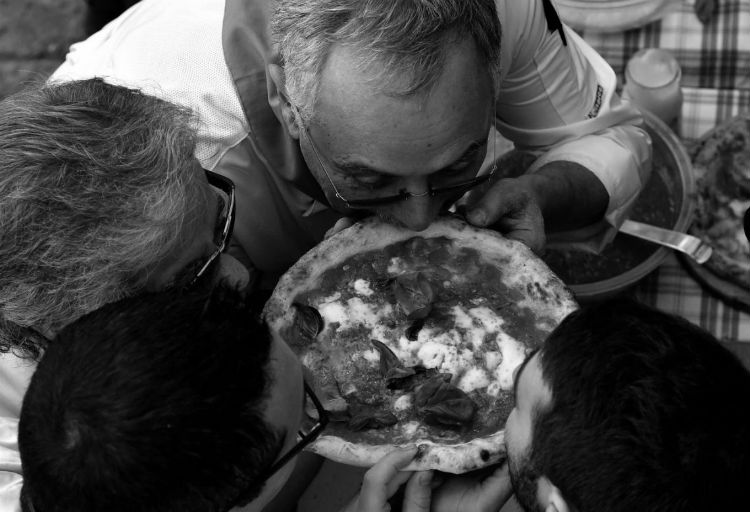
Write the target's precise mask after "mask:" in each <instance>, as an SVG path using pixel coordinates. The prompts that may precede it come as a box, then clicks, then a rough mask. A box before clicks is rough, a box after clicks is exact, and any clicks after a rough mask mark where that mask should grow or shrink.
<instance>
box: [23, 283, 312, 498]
mask: <svg viewBox="0 0 750 512" xmlns="http://www.w3.org/2000/svg"><path fill="white" fill-rule="evenodd" d="M305 400H306V394H305V389H304V386H303V378H302V369H301V365H300V363H299V360H298V359H297V358H296V356H295V355H294V354H293V353H292V352H291V350H290V349H289V347H288V346H287V345H286V344H285V343H284V342H283V341H281V340H280V339H279V338H278V337H276V336H273V335H271V334H270V333H269V331H268V329H267V328H266V327H265V325H263V324H261V323H260V322H259V321H258V320H257V317H256V315H254V314H253V312H252V311H250V310H249V309H248V307H247V306H246V305H245V302H244V301H243V300H242V299H241V298H240V296H239V294H237V293H236V292H234V291H232V290H231V288H228V287H225V286H224V285H221V286H220V287H219V288H218V289H217V290H216V291H214V292H213V293H211V292H205V291H202V290H200V289H198V290H192V291H189V292H185V293H181V292H180V291H179V290H170V291H166V292H160V293H156V294H146V295H142V296H140V297H135V298H128V299H124V300H122V301H119V302H117V303H113V304H109V305H107V306H105V307H103V308H102V309H100V310H98V311H95V312H93V313H90V314H88V315H85V316H83V317H81V318H80V319H78V320H77V321H76V322H74V323H73V324H70V325H69V326H67V327H65V328H64V329H63V330H62V331H61V333H60V335H59V336H58V337H57V338H56V339H55V340H54V343H51V344H50V346H49V348H48V349H47V351H46V353H45V356H44V358H43V359H42V361H41V362H40V363H39V367H38V369H37V370H36V372H35V374H34V376H33V378H32V381H31V385H30V387H29V390H28V392H27V393H26V396H25V399H24V404H23V408H22V412H21V419H20V424H19V449H20V452H21V460H22V464H23V471H24V488H23V499H22V502H23V503H24V505H25V506H26V509H27V510H31V507H30V506H29V503H31V504H32V505H33V509H34V510H35V511H36V512H43V511H63V510H76V511H81V512H85V511H100V510H107V511H128V512H129V511H132V510H139V511H149V510H154V511H156V510H158V511H170V510H174V511H181V512H183V511H191V510H195V511H217V512H224V511H227V510H229V509H230V508H232V507H234V506H239V505H244V504H246V503H248V502H252V503H253V506H252V510H255V509H258V510H259V509H260V508H261V507H262V506H263V504H264V503H266V502H267V501H269V500H270V499H271V498H272V497H273V496H274V495H275V494H276V493H277V492H278V490H279V489H280V487H281V485H282V484H283V483H284V482H285V481H286V479H287V478H288V476H289V473H290V472H291V470H292V468H293V459H291V458H289V457H284V455H285V454H287V453H289V452H290V451H292V450H294V447H295V446H297V434H298V430H300V429H301V426H302V424H303V416H304V413H303V406H304V405H305ZM304 419H306V417H305V418H304ZM279 459H282V460H285V461H287V462H288V463H285V464H283V466H282V467H280V468H278V469H276V470H275V471H274V472H273V473H272V474H270V473H269V472H270V470H271V468H272V466H273V464H274V462H275V461H278V460H279Z"/></svg>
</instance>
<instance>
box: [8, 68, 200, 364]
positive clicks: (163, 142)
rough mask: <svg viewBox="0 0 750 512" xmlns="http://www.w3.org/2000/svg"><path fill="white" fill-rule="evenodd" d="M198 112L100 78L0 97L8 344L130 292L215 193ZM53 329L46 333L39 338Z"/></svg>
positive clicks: (32, 349)
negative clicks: (204, 165)
mask: <svg viewBox="0 0 750 512" xmlns="http://www.w3.org/2000/svg"><path fill="white" fill-rule="evenodd" d="M193 127H194V117H193V115H192V113H191V112H189V111H187V110H185V109H183V108H181V107H177V106H176V105H173V104H170V103H168V102H165V101H163V100H160V99H157V98H155V97H152V96H148V95H145V94H142V93H141V92H139V91H137V90H132V89H127V88H124V87H119V86H114V85H109V84H107V83H105V82H104V81H102V80H100V79H91V80H82V81H76V82H68V83H60V84H49V85H43V86H36V87H32V88H30V89H28V90H26V91H23V92H21V93H19V94H16V95H14V96H11V97H8V98H6V99H5V100H3V101H2V102H0V351H9V350H13V351H14V352H16V353H18V354H19V355H22V356H26V357H39V356H40V354H41V351H42V350H43V348H44V345H45V343H46V340H45V339H44V337H45V336H50V335H54V334H55V333H56V332H58V331H59V330H60V329H61V328H62V327H63V326H65V325H66V324H68V323H70V322H72V321H73V320H75V319H77V318H78V317H80V316H82V315H83V314H85V313H87V312H90V311H93V310H94V309H96V308H98V307H100V306H102V305H104V304H106V303H109V302H112V301H115V300H117V299H120V298H122V297H124V296H127V295H132V294H134V293H135V292H137V291H138V290H140V289H142V288H143V286H144V285H145V282H146V279H147V278H148V274H149V272H150V271H151V270H153V269H154V268H155V267H156V266H157V265H158V264H159V263H160V262H162V261H163V260H165V258H167V257H169V256H170V255H171V256H173V255H174V254H175V253H176V251H179V250H180V247H181V246H182V244H183V243H184V242H185V240H184V239H182V234H183V233H182V232H183V225H184V224H185V223H187V222H190V221H191V220H192V219H193V218H195V216H196V215H199V214H200V212H199V210H198V208H196V205H197V204H200V203H202V202H203V200H204V198H205V197H206V194H210V193H211V192H210V188H209V186H208V184H207V183H206V182H205V180H203V179H202V178H201V177H200V175H199V173H196V172H195V163H194V162H195V160H194V156H193V150H194V148H195V131H194V128H193ZM40 333H43V334H44V335H45V336H39V335H38V334H40Z"/></svg>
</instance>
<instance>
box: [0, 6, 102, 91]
mask: <svg viewBox="0 0 750 512" xmlns="http://www.w3.org/2000/svg"><path fill="white" fill-rule="evenodd" d="M86 12H87V5H86V0H0V98H3V97H5V96H7V95H8V94H11V93H13V92H15V91H17V90H19V89H20V88H21V87H23V85H24V84H25V83H28V82H29V81H35V80H37V81H38V80H44V79H45V78H46V77H47V76H49V74H50V73H51V72H52V71H54V70H55V68H57V66H59V65H60V63H61V62H62V61H63V59H64V57H65V54H66V53H67V52H68V47H69V46H70V45H71V44H72V43H74V42H76V41H80V40H81V39H84V38H85V37H86V34H85V23H86Z"/></svg>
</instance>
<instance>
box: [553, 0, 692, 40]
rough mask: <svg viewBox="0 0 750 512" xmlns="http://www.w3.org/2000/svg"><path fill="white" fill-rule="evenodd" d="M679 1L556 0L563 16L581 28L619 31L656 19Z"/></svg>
mask: <svg viewBox="0 0 750 512" xmlns="http://www.w3.org/2000/svg"><path fill="white" fill-rule="evenodd" d="M680 3H681V2H680V0H556V2H555V6H556V7H557V10H558V12H559V14H560V18H562V20H563V21H564V22H565V24H566V25H569V26H571V27H573V28H575V29H578V30H587V31H590V32H617V31H621V30H626V29H630V28H636V27H641V26H643V25H645V24H647V23H651V22H652V21H655V20H657V19H659V18H661V17H662V16H664V14H665V13H666V12H667V11H668V9H669V8H671V7H676V6H679V5H680Z"/></svg>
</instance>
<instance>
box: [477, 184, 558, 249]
mask: <svg viewBox="0 0 750 512" xmlns="http://www.w3.org/2000/svg"><path fill="white" fill-rule="evenodd" d="M466 219H467V220H468V221H469V222H470V223H472V224H474V225H475V226H480V227H492V228H494V229H497V230H498V231H500V232H501V233H502V234H504V235H505V236H507V237H508V238H513V239H515V240H520V241H521V242H523V243H525V244H526V245H528V246H529V247H530V248H531V250H532V251H534V252H536V253H541V252H542V251H543V250H544V243H545V240H546V238H545V235H544V218H543V217H542V209H541V206H540V205H539V201H538V198H537V197H536V195H535V193H534V191H533V189H531V187H529V186H528V181H527V180H523V179H522V178H505V179H501V180H498V181H496V182H495V183H493V184H492V185H491V186H490V188H489V189H488V190H487V191H486V192H485V193H484V194H483V195H481V197H479V194H478V193H473V194H470V195H469V199H468V204H467V207H466Z"/></svg>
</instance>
